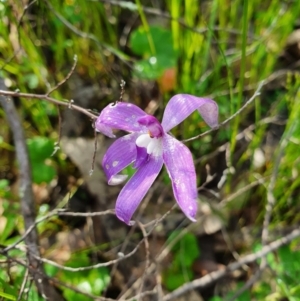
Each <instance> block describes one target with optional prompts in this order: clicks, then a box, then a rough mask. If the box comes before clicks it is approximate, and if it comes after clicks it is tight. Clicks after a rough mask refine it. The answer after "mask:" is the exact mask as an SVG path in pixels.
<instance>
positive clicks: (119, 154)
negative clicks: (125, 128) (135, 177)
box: [102, 133, 138, 185]
mask: <svg viewBox="0 0 300 301" xmlns="http://www.w3.org/2000/svg"><path fill="white" fill-rule="evenodd" d="M137 136H138V134H137V133H133V134H129V135H126V136H123V137H122V138H119V139H117V140H116V141H115V142H114V143H113V144H112V145H111V146H110V147H109V148H108V150H107V151H106V153H105V155H104V157H103V160H102V166H103V169H104V172H105V174H106V177H107V179H108V184H109V185H118V184H120V183H122V182H124V180H125V179H126V178H127V176H126V175H117V173H119V172H120V171H121V170H123V169H124V168H125V167H126V166H128V165H129V164H130V163H132V162H133V161H134V160H135V159H136V144H135V140H136V138H137Z"/></svg>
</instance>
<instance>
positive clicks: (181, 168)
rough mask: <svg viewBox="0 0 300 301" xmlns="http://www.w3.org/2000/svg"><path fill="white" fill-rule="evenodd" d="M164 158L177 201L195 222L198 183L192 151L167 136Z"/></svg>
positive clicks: (164, 142) (164, 141)
mask: <svg viewBox="0 0 300 301" xmlns="http://www.w3.org/2000/svg"><path fill="white" fill-rule="evenodd" d="M163 148H164V152H163V158H164V163H165V165H166V168H167V171H168V174H169V177H170V179H171V181H172V187H173V192H174V196H175V199H176V201H177V203H178V205H179V207H180V208H181V210H182V211H183V212H184V214H185V215H186V216H187V217H188V218H189V219H190V220H191V221H195V218H196V213H197V195H198V194H197V183H196V172H195V166H194V162H193V157H192V154H191V152H190V150H189V149H188V148H187V147H186V146H185V145H184V144H183V143H181V142H180V141H178V140H176V139H175V138H173V137H171V136H170V135H168V134H167V135H166V136H165V137H164V140H163Z"/></svg>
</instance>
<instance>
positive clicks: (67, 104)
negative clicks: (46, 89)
mask: <svg viewBox="0 0 300 301" xmlns="http://www.w3.org/2000/svg"><path fill="white" fill-rule="evenodd" d="M0 95H2V96H7V97H24V98H29V99H43V100H47V101H49V102H51V103H54V104H56V105H59V106H65V107H68V108H69V109H73V110H75V111H78V112H80V113H83V114H84V115H86V116H88V117H90V118H91V119H93V120H94V119H96V118H97V117H98V116H97V115H95V114H94V113H92V112H90V111H89V110H88V109H84V108H82V107H80V106H77V105H74V104H73V102H72V100H71V101H62V100H57V99H55V98H52V97H50V96H47V94H33V93H21V92H17V91H15V92H12V91H6V90H0Z"/></svg>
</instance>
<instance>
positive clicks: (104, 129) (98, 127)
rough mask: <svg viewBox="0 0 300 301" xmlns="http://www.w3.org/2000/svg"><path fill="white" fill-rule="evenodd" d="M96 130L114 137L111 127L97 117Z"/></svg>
mask: <svg viewBox="0 0 300 301" xmlns="http://www.w3.org/2000/svg"><path fill="white" fill-rule="evenodd" d="M96 131H97V132H100V133H102V134H103V135H105V136H107V137H109V138H116V135H115V134H114V133H113V131H112V128H111V127H109V126H107V125H105V124H104V123H103V122H101V121H100V120H99V118H98V119H97V120H96Z"/></svg>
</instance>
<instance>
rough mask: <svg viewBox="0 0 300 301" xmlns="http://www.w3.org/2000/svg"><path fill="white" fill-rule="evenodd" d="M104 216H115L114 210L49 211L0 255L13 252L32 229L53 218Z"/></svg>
mask: <svg viewBox="0 0 300 301" xmlns="http://www.w3.org/2000/svg"><path fill="white" fill-rule="evenodd" d="M106 214H115V213H114V210H106V211H101V212H66V211H62V210H61V209H60V210H55V211H51V212H50V213H48V214H47V215H45V216H43V217H41V218H39V219H38V220H36V221H35V223H34V224H32V225H31V226H30V227H28V228H27V229H26V231H25V232H24V234H23V235H22V236H21V237H20V238H19V239H18V240H16V241H15V242H14V243H12V244H11V245H9V246H7V247H5V248H4V249H2V250H1V249H0V251H1V253H7V252H9V251H10V250H13V249H15V248H16V246H17V245H19V244H20V243H22V242H23V241H24V240H25V239H26V237H27V236H28V235H30V233H31V232H32V231H33V230H34V228H35V227H36V226H37V225H38V224H40V223H42V222H44V221H45V220H47V219H50V218H51V217H53V216H76V217H79V216H82V217H92V216H100V215H106Z"/></svg>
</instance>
